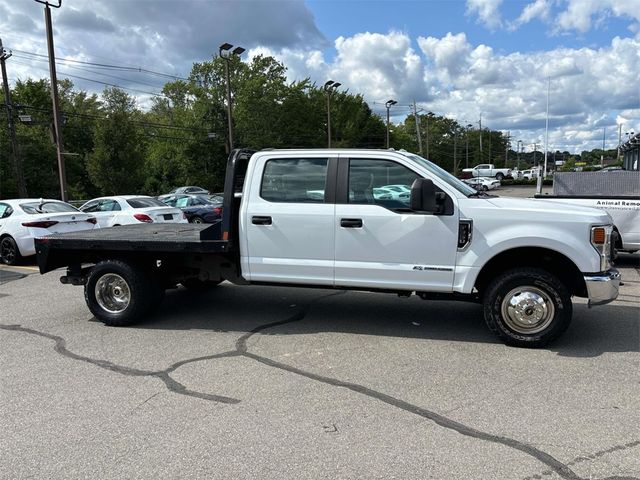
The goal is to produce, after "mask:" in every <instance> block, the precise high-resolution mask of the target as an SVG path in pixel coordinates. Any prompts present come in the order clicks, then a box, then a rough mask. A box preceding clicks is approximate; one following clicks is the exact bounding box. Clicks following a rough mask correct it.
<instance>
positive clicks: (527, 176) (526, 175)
mask: <svg viewBox="0 0 640 480" xmlns="http://www.w3.org/2000/svg"><path fill="white" fill-rule="evenodd" d="M521 178H522V179H523V180H535V179H536V178H538V170H536V169H535V168H534V169H532V170H523V171H522V177H521Z"/></svg>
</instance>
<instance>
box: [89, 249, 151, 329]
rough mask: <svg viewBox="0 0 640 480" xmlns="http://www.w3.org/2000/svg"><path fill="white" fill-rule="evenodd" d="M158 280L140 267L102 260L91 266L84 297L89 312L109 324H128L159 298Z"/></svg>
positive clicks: (146, 311) (145, 311)
mask: <svg viewBox="0 0 640 480" xmlns="http://www.w3.org/2000/svg"><path fill="white" fill-rule="evenodd" d="M160 289H161V287H160V285H159V284H158V282H156V281H154V279H153V278H152V276H151V275H149V274H148V273H147V272H146V271H145V270H144V269H143V268H142V267H140V266H138V265H133V264H129V263H126V262H122V261H120V260H105V261H102V262H100V263H98V264H97V265H96V266H94V267H93V268H92V269H91V272H90V273H89V277H88V278H87V283H86V284H85V287H84V297H85V300H86V302H87V306H88V307H89V310H91V313H93V315H94V316H95V317H96V318H97V319H98V320H100V321H102V322H104V323H105V324H106V325H110V326H124V325H130V324H131V323H134V322H135V321H137V320H139V319H141V318H143V317H144V316H145V315H146V314H147V313H148V312H149V311H150V310H151V309H152V308H153V307H154V306H156V305H157V303H159V302H160V301H161V300H162V295H161V293H162V292H161V291H160Z"/></svg>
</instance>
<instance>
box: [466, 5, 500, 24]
mask: <svg viewBox="0 0 640 480" xmlns="http://www.w3.org/2000/svg"><path fill="white" fill-rule="evenodd" d="M502 1H503V0H467V15H477V16H478V22H479V23H481V24H482V25H484V26H485V27H487V28H489V29H492V30H494V29H496V28H498V27H500V26H502V18H501V16H500V5H501V4H502Z"/></svg>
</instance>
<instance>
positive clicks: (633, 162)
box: [620, 133, 640, 171]
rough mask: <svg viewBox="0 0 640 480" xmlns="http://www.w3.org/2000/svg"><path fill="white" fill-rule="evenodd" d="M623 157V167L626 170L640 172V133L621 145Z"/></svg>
mask: <svg viewBox="0 0 640 480" xmlns="http://www.w3.org/2000/svg"><path fill="white" fill-rule="evenodd" d="M620 152H621V153H622V155H623V160H622V166H623V168H624V169H625V170H636V171H638V170H640V133H636V134H635V135H633V136H632V137H630V138H629V140H627V141H626V142H625V143H623V144H622V145H620Z"/></svg>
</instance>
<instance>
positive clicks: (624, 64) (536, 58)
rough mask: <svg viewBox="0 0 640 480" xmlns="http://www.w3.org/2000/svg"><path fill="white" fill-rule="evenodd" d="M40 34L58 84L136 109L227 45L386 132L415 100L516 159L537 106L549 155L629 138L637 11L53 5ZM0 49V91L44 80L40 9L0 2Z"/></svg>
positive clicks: (453, 5) (405, 0) (549, 0)
mask: <svg viewBox="0 0 640 480" xmlns="http://www.w3.org/2000/svg"><path fill="white" fill-rule="evenodd" d="M51 1H52V2H54V3H57V0H51ZM53 24H54V38H55V49H56V56H57V58H58V77H59V78H64V77H68V78H70V79H71V80H72V81H73V82H74V84H75V85H76V87H77V88H81V89H85V90H88V91H91V92H98V93H99V92H101V91H102V89H103V88H104V86H105V85H104V83H110V84H115V85H119V86H122V87H125V88H126V89H127V91H128V93H130V94H131V95H134V96H136V97H137V98H138V102H139V104H140V106H141V107H143V108H144V107H145V105H148V104H149V98H150V96H151V94H154V93H159V92H160V90H161V88H162V85H163V83H164V82H166V81H168V80H169V79H170V77H171V76H176V77H186V76H188V74H189V71H190V68H191V65H192V64H193V63H194V62H199V61H203V60H208V59H210V58H211V57H212V55H215V54H217V51H218V46H219V45H220V44H222V43H225V42H228V43H231V44H233V45H235V46H242V47H244V48H246V49H247V52H246V53H245V54H244V56H243V58H244V59H245V60H247V61H248V60H249V59H250V58H252V57H253V56H255V55H259V54H263V55H264V54H267V55H272V56H274V57H275V58H277V59H278V60H279V61H281V62H283V63H284V65H285V66H286V67H287V69H288V70H287V75H288V79H289V80H291V81H294V80H300V79H304V78H307V77H308V78H310V79H311V80H312V81H314V82H315V83H316V84H318V85H323V84H324V83H325V82H326V81H327V80H329V79H331V80H334V81H337V82H340V83H341V84H342V87H341V89H345V90H347V91H349V92H350V93H353V94H362V95H363V96H364V98H365V100H366V101H367V102H368V103H369V106H370V107H371V108H372V109H373V110H374V112H376V113H378V114H380V115H384V114H385V113H386V110H385V106H384V103H385V102H386V101H387V100H390V99H394V100H396V101H397V102H398V105H397V106H395V107H393V108H392V110H391V115H392V121H393V122H396V123H397V122H401V121H403V120H404V119H405V118H406V115H407V114H409V113H410V112H411V105H412V103H413V102H414V101H415V102H416V105H417V108H418V109H419V110H420V111H422V112H433V113H434V114H436V115H443V116H447V117H451V118H454V119H456V120H457V121H458V122H459V123H460V124H461V125H467V124H473V125H475V126H476V127H477V126H478V122H479V121H480V119H482V126H483V127H486V128H491V129H493V130H501V131H504V132H505V133H506V132H510V135H511V139H512V145H513V148H515V145H516V141H517V140H522V143H523V145H524V150H525V151H526V150H528V151H531V150H532V149H533V144H534V143H536V144H537V145H539V146H540V145H544V143H545V121H546V118H547V117H546V109H547V93H548V98H549V117H548V120H549V142H548V149H549V150H561V151H564V150H568V151H570V152H577V153H579V152H580V151H582V150H591V149H593V148H601V147H602V144H603V139H604V143H605V148H616V147H617V145H618V140H619V133H620V132H621V137H622V141H623V142H624V140H625V139H626V136H625V133H626V132H631V131H635V132H638V131H640V0H523V1H518V0H395V1H393V0H368V1H364V0H306V1H304V0H109V1H103V2H96V1H92V0H63V1H62V6H61V8H59V9H54V10H53ZM0 38H1V39H2V41H3V44H4V47H5V49H7V50H12V51H13V57H11V58H10V59H9V60H8V61H7V70H8V76H9V79H10V81H11V82H12V83H13V82H15V81H16V79H26V78H28V77H32V78H34V77H35V78H40V77H47V76H48V70H47V61H46V57H45V56H44V55H46V53H47V47H46V39H45V33H44V14H43V6H42V5H41V4H40V3H36V2H35V1H34V0H0ZM78 61H80V62H92V63H99V64H109V65H119V66H126V67H136V68H140V69H142V70H152V71H153V72H156V73H148V72H146V71H132V70H131V69H113V68H110V69H107V68H103V67H99V66H96V65H87V64H84V63H77V62H78ZM71 75H73V76H71ZM100 82H103V83H100ZM620 125H621V127H620ZM539 149H540V147H539Z"/></svg>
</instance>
